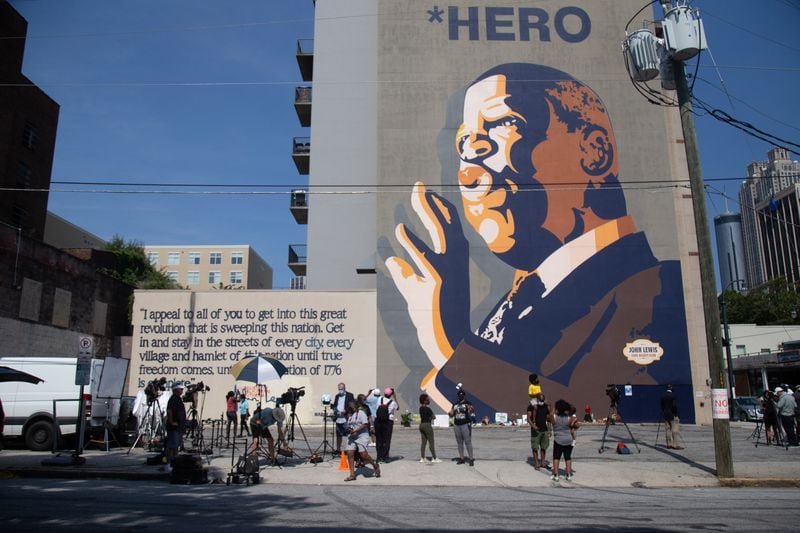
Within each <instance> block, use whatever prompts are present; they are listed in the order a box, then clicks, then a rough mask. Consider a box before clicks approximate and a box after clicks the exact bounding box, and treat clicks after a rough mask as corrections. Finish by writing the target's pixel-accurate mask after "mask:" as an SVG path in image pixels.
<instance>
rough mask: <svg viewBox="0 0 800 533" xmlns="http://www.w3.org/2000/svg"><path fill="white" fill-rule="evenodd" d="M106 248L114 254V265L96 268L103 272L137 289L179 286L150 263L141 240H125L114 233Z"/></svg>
mask: <svg viewBox="0 0 800 533" xmlns="http://www.w3.org/2000/svg"><path fill="white" fill-rule="evenodd" d="M106 250H107V251H109V252H111V253H113V254H114V257H115V265H114V267H112V268H100V269H98V270H99V271H100V272H102V273H103V274H105V275H107V276H110V277H112V278H114V279H118V280H120V281H122V282H125V283H127V284H129V285H133V286H134V287H136V288H137V289H178V288H180V286H179V285H178V284H177V283H175V281H173V280H172V279H171V278H170V277H169V276H167V275H166V274H165V273H164V272H162V271H159V270H156V268H155V267H154V266H153V265H152V264H150V261H148V260H147V256H146V255H145V253H144V246H143V245H142V243H141V242H139V241H136V240H131V241H127V242H126V241H125V239H123V238H122V237H120V236H119V235H114V236H113V237H112V238H111V240H110V241H109V242H108V244H107V245H106Z"/></svg>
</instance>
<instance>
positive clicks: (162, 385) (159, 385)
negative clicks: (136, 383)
mask: <svg viewBox="0 0 800 533" xmlns="http://www.w3.org/2000/svg"><path fill="white" fill-rule="evenodd" d="M165 390H167V378H165V377H162V378H159V379H154V380H153V381H151V382H149V383H148V384H147V386H146V387H145V388H144V394H145V396H147V405H151V404H152V403H153V402H154V401H156V400H157V399H158V397H159V396H161V393H162V392H164V391H165Z"/></svg>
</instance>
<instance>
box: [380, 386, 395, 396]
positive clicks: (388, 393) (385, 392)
mask: <svg viewBox="0 0 800 533" xmlns="http://www.w3.org/2000/svg"><path fill="white" fill-rule="evenodd" d="M392 394H394V389H393V388H391V387H386V388H385V389H383V395H384V396H391V395H392Z"/></svg>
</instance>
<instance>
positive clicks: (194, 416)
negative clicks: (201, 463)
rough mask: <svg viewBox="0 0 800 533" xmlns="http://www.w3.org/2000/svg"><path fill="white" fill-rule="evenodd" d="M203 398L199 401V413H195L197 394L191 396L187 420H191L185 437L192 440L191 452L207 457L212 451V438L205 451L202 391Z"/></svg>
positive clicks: (204, 395)
mask: <svg viewBox="0 0 800 533" xmlns="http://www.w3.org/2000/svg"><path fill="white" fill-rule="evenodd" d="M202 394H203V398H202V399H201V400H200V413H199V414H198V412H197V392H195V393H194V394H193V395H192V404H191V405H192V406H191V407H190V408H189V415H188V417H187V418H188V419H189V420H191V422H190V423H189V425H188V427H190V428H191V430H190V431H189V434H188V435H187V437H191V438H192V450H193V451H196V452H199V453H201V454H206V455H209V454H211V452H212V451H213V437H212V448H211V449H206V447H205V437H204V436H203V430H204V427H203V407H204V406H205V403H206V391H205V390H203V391H202ZM209 461H210V459H209Z"/></svg>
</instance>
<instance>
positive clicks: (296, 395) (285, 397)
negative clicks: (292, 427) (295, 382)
mask: <svg viewBox="0 0 800 533" xmlns="http://www.w3.org/2000/svg"><path fill="white" fill-rule="evenodd" d="M305 395H306V388H305V387H289V390H287V391H286V392H284V393H283V394H281V397H280V404H287V403H288V404H289V405H291V406H292V410H293V411H294V409H295V407H297V402H298V401H300V398H302V397H303V396H305Z"/></svg>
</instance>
